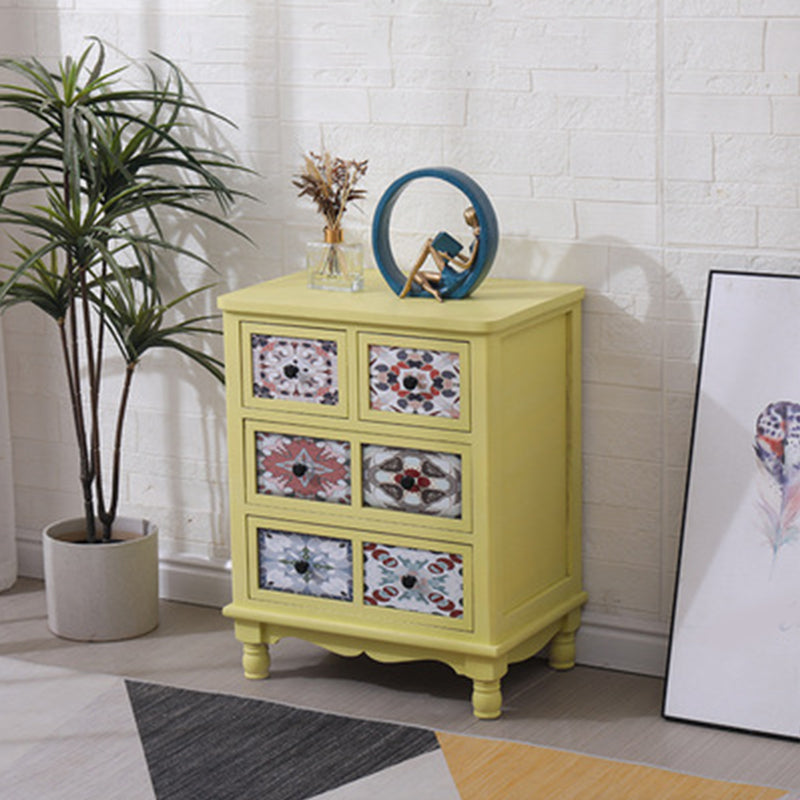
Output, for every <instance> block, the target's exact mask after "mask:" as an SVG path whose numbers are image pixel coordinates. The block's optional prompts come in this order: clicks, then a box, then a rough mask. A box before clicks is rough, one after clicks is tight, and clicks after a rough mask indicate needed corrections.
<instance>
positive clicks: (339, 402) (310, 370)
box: [241, 322, 347, 417]
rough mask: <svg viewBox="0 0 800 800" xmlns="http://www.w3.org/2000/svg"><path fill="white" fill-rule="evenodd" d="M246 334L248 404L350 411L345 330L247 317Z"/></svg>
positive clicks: (244, 388) (328, 412) (309, 410)
mask: <svg viewBox="0 0 800 800" xmlns="http://www.w3.org/2000/svg"><path fill="white" fill-rule="evenodd" d="M241 335H242V343H241V351H242V359H243V362H244V363H243V364H242V375H243V376H244V380H243V382H242V384H243V385H242V392H243V397H242V404H243V405H245V406H247V407H250V408H269V409H272V410H277V411H281V410H283V411H298V410H302V411H303V412H304V413H308V414H319V415H323V416H338V417H344V416H346V415H347V391H346V389H345V386H346V378H345V376H346V374H347V372H346V369H347V367H346V361H347V357H346V348H345V336H344V333H343V332H342V331H329V330H324V331H323V330H317V329H314V328H299V327H293V326H281V325H268V324H262V323H255V322H245V323H242V328H241Z"/></svg>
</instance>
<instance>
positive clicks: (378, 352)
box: [359, 333, 470, 430]
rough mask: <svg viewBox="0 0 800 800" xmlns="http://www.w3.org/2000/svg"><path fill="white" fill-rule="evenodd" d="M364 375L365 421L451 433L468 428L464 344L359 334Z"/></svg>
mask: <svg viewBox="0 0 800 800" xmlns="http://www.w3.org/2000/svg"><path fill="white" fill-rule="evenodd" d="M360 357H361V364H360V366H359V371H360V372H362V373H366V377H367V381H366V387H367V396H366V397H362V398H361V406H360V408H361V416H362V418H364V419H372V420H376V421H378V420H381V421H384V422H388V421H390V418H391V417H392V416H394V417H398V416H399V415H402V422H403V424H409V425H420V426H424V427H434V428H442V429H451V430H467V429H468V428H469V406H470V403H469V400H470V398H469V350H468V345H467V344H466V343H465V342H455V341H439V340H432V339H431V340H428V339H411V338H408V339H405V338H402V337H382V336H379V335H377V334H366V333H364V334H360Z"/></svg>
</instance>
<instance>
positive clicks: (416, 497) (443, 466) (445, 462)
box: [361, 444, 462, 520]
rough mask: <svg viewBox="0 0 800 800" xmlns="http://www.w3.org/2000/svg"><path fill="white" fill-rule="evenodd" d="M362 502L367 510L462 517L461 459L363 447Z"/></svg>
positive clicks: (398, 449) (410, 451)
mask: <svg viewBox="0 0 800 800" xmlns="http://www.w3.org/2000/svg"><path fill="white" fill-rule="evenodd" d="M361 456H362V488H363V502H364V505H365V506H368V507H370V508H381V509H387V510H390V511H401V512H405V513H410V514H426V515H429V516H435V517H444V518H447V519H453V520H460V519H461V518H462V460H461V455H460V454H459V453H444V452H434V451H427V450H417V449H414V448H407V447H394V446H387V445H381V444H365V445H363V446H362V450H361Z"/></svg>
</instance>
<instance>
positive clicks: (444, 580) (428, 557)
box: [363, 541, 470, 625]
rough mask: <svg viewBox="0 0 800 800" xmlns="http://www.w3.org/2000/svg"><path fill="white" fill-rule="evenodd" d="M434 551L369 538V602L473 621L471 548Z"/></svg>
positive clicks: (365, 577) (366, 559)
mask: <svg viewBox="0 0 800 800" xmlns="http://www.w3.org/2000/svg"><path fill="white" fill-rule="evenodd" d="M453 549H454V548H453V547H452V546H449V547H448V549H446V550H444V549H443V550H429V549H423V548H417V547H407V546H404V545H398V544H387V543H386V542H381V541H377V542H376V541H368V542H364V544H363V562H364V564H363V589H364V604H365V605H366V606H370V607H376V608H392V609H395V610H397V611H410V612H413V613H415V614H426V615H429V616H431V617H444V618H447V619H449V620H457V621H459V623H460V624H463V625H468V624H469V623H470V620H469V613H468V609H469V605H468V600H467V599H466V598H465V587H468V586H469V580H468V579H467V580H465V575H464V573H465V569H467V570H468V569H469V563H468V561H469V558H468V551H461V552H453V551H452V550H453Z"/></svg>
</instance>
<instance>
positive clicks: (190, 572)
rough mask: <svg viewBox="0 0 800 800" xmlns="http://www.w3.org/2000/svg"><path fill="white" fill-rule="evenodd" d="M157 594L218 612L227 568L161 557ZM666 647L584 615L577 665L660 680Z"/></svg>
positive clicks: (38, 562)
mask: <svg viewBox="0 0 800 800" xmlns="http://www.w3.org/2000/svg"><path fill="white" fill-rule="evenodd" d="M17 560H18V563H19V574H20V575H26V576H28V577H30V578H42V577H43V569H42V546H41V542H40V541H39V540H31V539H18V540H17ZM159 589H160V593H161V597H162V598H164V599H165V600H175V601H178V602H183V603H193V604H195V605H201V606H211V607H213V608H222V606H224V605H225V604H226V603H228V602H230V599H231V578H230V566H229V564H227V563H224V562H221V561H219V562H212V561H210V560H207V559H203V558H199V557H195V556H186V555H173V556H162V558H161V567H160V575H159ZM667 643H668V636H667V634H666V632H665V631H664V630H662V629H658V628H655V627H651V626H647V625H643V624H642V623H641V622H639V621H635V620H625V619H619V618H616V617H614V616H612V615H593V614H586V615H585V616H584V620H583V622H582V624H581V627H580V630H579V631H578V636H577V662H578V663H579V664H583V665H584V666H591V667H603V668H606V669H615V670H620V671H622V672H633V673H637V674H640V675H653V676H657V677H663V676H664V674H665V669H666V660H667Z"/></svg>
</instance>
